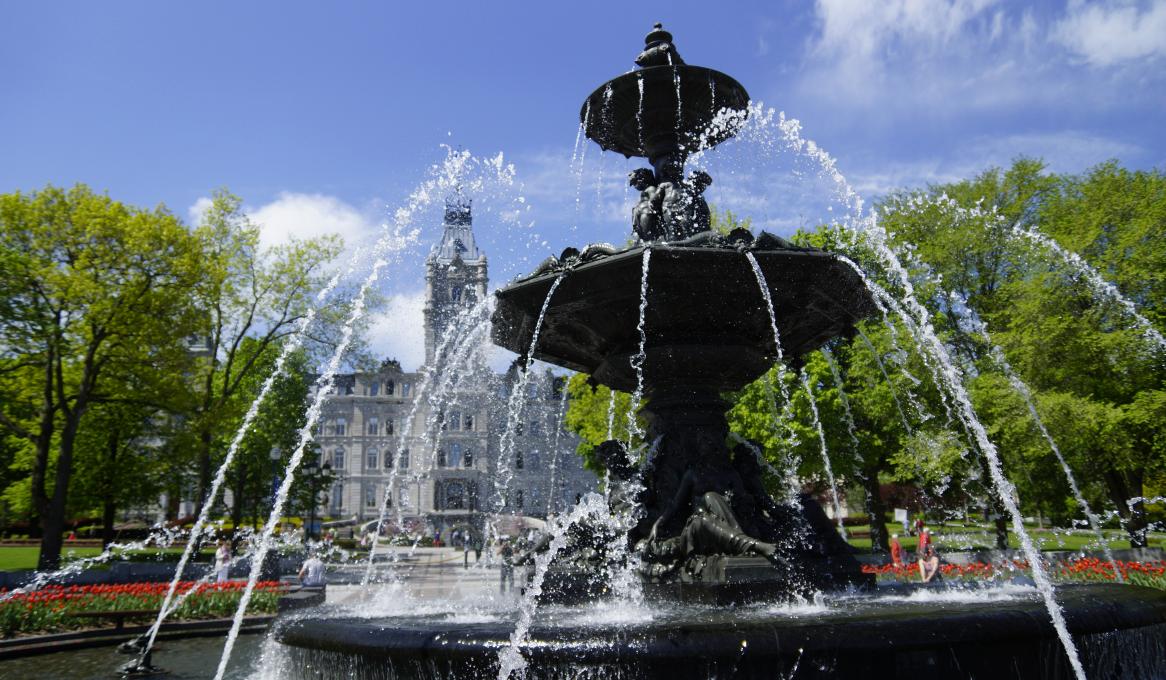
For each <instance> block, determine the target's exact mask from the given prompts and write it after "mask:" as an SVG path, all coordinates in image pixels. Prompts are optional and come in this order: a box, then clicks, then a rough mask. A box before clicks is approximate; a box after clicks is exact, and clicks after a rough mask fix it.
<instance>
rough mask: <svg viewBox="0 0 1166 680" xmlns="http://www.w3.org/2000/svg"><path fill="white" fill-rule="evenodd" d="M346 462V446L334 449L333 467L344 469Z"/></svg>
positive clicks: (334, 468)
mask: <svg viewBox="0 0 1166 680" xmlns="http://www.w3.org/2000/svg"><path fill="white" fill-rule="evenodd" d="M344 463H345V460H344V447H343V446H337V447H336V448H334V449H332V469H333V470H343V469H344Z"/></svg>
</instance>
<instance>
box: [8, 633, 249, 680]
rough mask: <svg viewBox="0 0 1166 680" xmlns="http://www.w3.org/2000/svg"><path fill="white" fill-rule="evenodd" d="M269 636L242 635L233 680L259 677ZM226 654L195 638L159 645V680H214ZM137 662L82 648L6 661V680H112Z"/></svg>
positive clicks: (217, 642) (108, 650) (218, 643)
mask: <svg viewBox="0 0 1166 680" xmlns="http://www.w3.org/2000/svg"><path fill="white" fill-rule="evenodd" d="M264 637H265V636H263V635H241V636H239V641H238V643H236V645H235V651H234V653H233V654H232V655H231V665H230V667H229V669H228V671H227V676H226V677H227V678H229V679H230V680H244V679H245V678H249V677H252V676H253V675H255V671H256V670H258V666H259V662H260V652H261V651H262V647H263V640H264ZM222 651H223V638H221V637H207V638H189V639H186V640H159V641H158V644H157V645H156V646H155V651H154V665H155V666H158V667H159V668H162V669H164V670H166V674H165V675H160V676H156V677H158V678H160V679H162V678H164V679H169V680H203V679H205V678H213V677H214V676H215V669H216V668H217V667H218V663H219V656H220V655H221V654H222ZM132 658H133V657H131V656H130V655H128V654H119V653H118V652H117V649H116V648H114V647H97V648H94V649H78V650H76V651H70V652H58V653H56V654H43V655H40V656H30V657H26V658H23V659H8V660H5V661H0V678H2V679H3V680H33V679H34V678H35V679H36V680H112V679H114V678H117V677H118V676H117V669H118V668H120V667H121V666H122V665H124V664H126V663H128V662H129V661H130V660H131V659H132Z"/></svg>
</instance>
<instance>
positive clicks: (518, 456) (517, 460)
mask: <svg viewBox="0 0 1166 680" xmlns="http://www.w3.org/2000/svg"><path fill="white" fill-rule="evenodd" d="M525 463H526V461H525V460H524V459H523V456H522V452H521V451H517V452H515V454H514V469H515V470H521V469H522V468H523V466H524V464H525Z"/></svg>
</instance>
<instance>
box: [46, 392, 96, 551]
mask: <svg viewBox="0 0 1166 680" xmlns="http://www.w3.org/2000/svg"><path fill="white" fill-rule="evenodd" d="M85 406H86V404H85V401H84V399H83V398H82V399H79V400H78V404H77V405H76V406H75V407H74V408H73V409H72V410H71V411H69V412H68V414H67V416H66V418H65V425H64V427H63V428H61V441H60V446H59V448H58V452H57V474H56V479H55V482H54V484H53V496H52V499H51V500H50V501H49V507H48V511H47V512H46V513H45V514H44V520H43V521H42V522H41V526H42V527H43V528H44V530H45V535H44V536H43V537H42V538H41V543H40V557H39V558H38V559H37V565H36V568H37V571H53V570H56V569H59V568H60V566H61V547H62V545H63V541H64V536H63V534H64V531H65V512H66V505H67V502H68V499H69V481H70V480H71V479H72V477H73V446H74V444H75V443H76V441H77V428H78V427H79V426H80V425H81V416H82V415H84V413H85Z"/></svg>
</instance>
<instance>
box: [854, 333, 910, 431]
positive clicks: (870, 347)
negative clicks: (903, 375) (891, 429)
mask: <svg viewBox="0 0 1166 680" xmlns="http://www.w3.org/2000/svg"><path fill="white" fill-rule="evenodd" d="M855 329H856V330H857V331H858V337H860V338H862V342H863V344H865V345H866V348H867V349H868V350H870V355H871V356H872V357H874V360H875V364H876V365H877V366H878V367H879V372H881V373H882V374H883V380H884V381H886V383H887V389H888V390H890V392H891V399H893V400H894V401H895V410H897V411H898V412H899V418H900V420H901V421H902V423H903V429H905V430H906V431H907V434H911V432H912V431H913V430H912V428H911V422H910V421H909V420H907V414H906V412H904V411H903V404H902V403H901V402H900V401H899V393H898V391H897V390H895V383H893V382H891V376H889V375H887V367H886V365H885V364H883V357H882V355H881V354H879V351H878V350H877V349H875V346H874V343H873V342H871V341H870V338H869V337H867V335H866V333H864V332H863V331H862V329H861V328H859V327H858V326H855Z"/></svg>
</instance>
